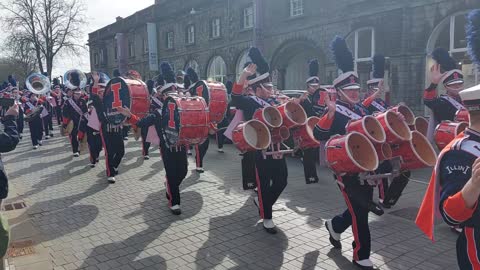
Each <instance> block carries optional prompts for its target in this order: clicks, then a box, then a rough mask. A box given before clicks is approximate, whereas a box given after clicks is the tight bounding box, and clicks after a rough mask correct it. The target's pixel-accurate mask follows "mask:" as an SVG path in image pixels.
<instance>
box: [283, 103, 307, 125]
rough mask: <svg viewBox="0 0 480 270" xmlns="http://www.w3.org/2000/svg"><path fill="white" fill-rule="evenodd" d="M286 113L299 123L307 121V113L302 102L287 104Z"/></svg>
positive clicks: (302, 123)
mask: <svg viewBox="0 0 480 270" xmlns="http://www.w3.org/2000/svg"><path fill="white" fill-rule="evenodd" d="M285 113H286V114H287V117H288V118H289V119H290V120H292V121H293V122H295V123H297V124H299V125H304V124H305V122H307V114H306V113H305V110H304V109H303V107H302V106H301V105H300V104H297V103H294V102H288V103H287V104H286V105H285Z"/></svg>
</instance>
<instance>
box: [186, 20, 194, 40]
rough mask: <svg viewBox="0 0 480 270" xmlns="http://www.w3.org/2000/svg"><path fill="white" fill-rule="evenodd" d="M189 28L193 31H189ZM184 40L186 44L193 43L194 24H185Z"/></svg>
mask: <svg viewBox="0 0 480 270" xmlns="http://www.w3.org/2000/svg"><path fill="white" fill-rule="evenodd" d="M191 29H193V31H191V32H190V30H191ZM190 33H191V34H192V35H191V36H190ZM185 41H186V42H185V43H186V44H187V45H192V44H195V25H194V24H189V25H187V36H186V40H185Z"/></svg>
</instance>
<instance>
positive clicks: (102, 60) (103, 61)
mask: <svg viewBox="0 0 480 270" xmlns="http://www.w3.org/2000/svg"><path fill="white" fill-rule="evenodd" d="M106 63H107V49H105V48H103V49H101V50H100V64H101V65H104V64H106Z"/></svg>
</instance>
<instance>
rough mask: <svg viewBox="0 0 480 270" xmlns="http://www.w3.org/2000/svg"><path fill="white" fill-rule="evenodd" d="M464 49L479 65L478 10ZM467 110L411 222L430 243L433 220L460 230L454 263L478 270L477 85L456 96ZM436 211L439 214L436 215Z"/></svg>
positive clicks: (479, 94) (470, 22)
mask: <svg viewBox="0 0 480 270" xmlns="http://www.w3.org/2000/svg"><path fill="white" fill-rule="evenodd" d="M466 29H467V46H468V48H469V53H470V56H471V58H472V60H473V62H474V63H475V64H476V65H478V64H480V43H479V42H478V40H479V39H480V10H474V11H472V12H471V13H470V14H469V15H468V19H467V27H466ZM459 94H460V98H461V100H462V101H463V104H464V106H465V107H466V109H467V110H468V111H469V115H470V127H469V128H467V129H466V130H465V131H464V133H461V134H460V135H459V136H457V137H456V138H455V139H454V140H453V141H452V142H451V143H450V144H449V145H447V146H446V147H445V148H444V149H443V150H442V152H441V153H440V155H439V157H438V159H437V164H436V166H435V169H434V171H433V173H432V177H431V179H430V183H429V185H428V188H427V191H426V194H425V196H424V199H423V202H422V205H421V207H420V210H419V212H418V216H417V219H416V221H415V223H416V224H417V225H418V226H419V228H420V229H422V231H423V232H424V233H425V234H426V235H427V236H428V237H429V238H430V239H431V240H432V241H433V240H434V225H435V217H437V216H439V215H438V214H440V215H441V216H442V218H443V220H444V221H445V222H446V223H447V224H449V225H450V226H460V227H461V228H463V230H462V231H461V233H460V235H459V237H458V239H457V245H456V248H457V261H458V266H459V268H460V269H462V270H464V269H465V270H476V269H480V254H479V252H478V251H479V250H480V238H479V235H480V210H479V209H480V208H479V207H478V201H479V197H480V150H479V149H480V109H479V108H480V85H476V86H474V87H471V88H469V89H467V90H463V91H461V92H460V93H459ZM438 212H440V213H438Z"/></svg>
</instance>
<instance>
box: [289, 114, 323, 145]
mask: <svg viewBox="0 0 480 270" xmlns="http://www.w3.org/2000/svg"><path fill="white" fill-rule="evenodd" d="M319 120H320V118H318V117H315V116H313V117H310V118H308V120H307V123H306V124H305V125H303V126H300V127H298V128H296V129H294V131H293V141H294V142H295V147H296V148H299V149H309V148H316V147H319V146H320V142H319V141H317V139H315V136H313V130H314V129H315V125H317V123H318V121H319Z"/></svg>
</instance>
